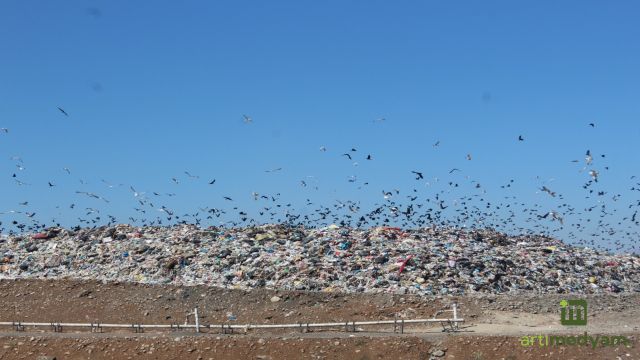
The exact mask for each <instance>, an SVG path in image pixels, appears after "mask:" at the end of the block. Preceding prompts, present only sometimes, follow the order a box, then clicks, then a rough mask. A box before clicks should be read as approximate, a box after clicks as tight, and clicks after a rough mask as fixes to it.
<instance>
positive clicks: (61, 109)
mask: <svg viewBox="0 0 640 360" xmlns="http://www.w3.org/2000/svg"><path fill="white" fill-rule="evenodd" d="M58 110H60V112H61V113H63V114H64V116H69V114H67V112H66V111H64V109H63V108H61V107H59V106H58Z"/></svg>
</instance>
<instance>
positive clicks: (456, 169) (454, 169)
mask: <svg viewBox="0 0 640 360" xmlns="http://www.w3.org/2000/svg"><path fill="white" fill-rule="evenodd" d="M454 171H460V169H458V168H453V169H451V171H449V174H451V173H453V172H454Z"/></svg>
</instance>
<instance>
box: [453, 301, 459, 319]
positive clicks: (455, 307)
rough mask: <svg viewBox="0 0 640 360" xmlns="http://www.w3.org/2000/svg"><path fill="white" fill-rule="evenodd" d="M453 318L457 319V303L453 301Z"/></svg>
mask: <svg viewBox="0 0 640 360" xmlns="http://www.w3.org/2000/svg"><path fill="white" fill-rule="evenodd" d="M453 320H458V304H456V303H453Z"/></svg>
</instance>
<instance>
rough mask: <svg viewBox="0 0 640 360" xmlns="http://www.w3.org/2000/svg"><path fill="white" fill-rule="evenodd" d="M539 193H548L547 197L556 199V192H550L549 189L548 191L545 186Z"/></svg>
mask: <svg viewBox="0 0 640 360" xmlns="http://www.w3.org/2000/svg"><path fill="white" fill-rule="evenodd" d="M540 191H544V192H546V193H548V194H549V195H551V196H552V197H556V192H555V191H551V189H549V188H548V187H546V186H542V188H541V189H540Z"/></svg>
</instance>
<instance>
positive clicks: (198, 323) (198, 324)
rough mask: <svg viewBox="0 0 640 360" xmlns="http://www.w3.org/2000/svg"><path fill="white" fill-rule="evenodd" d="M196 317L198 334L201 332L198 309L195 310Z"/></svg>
mask: <svg viewBox="0 0 640 360" xmlns="http://www.w3.org/2000/svg"><path fill="white" fill-rule="evenodd" d="M193 313H194V316H195V317H196V332H198V333H199V332H200V319H199V318H198V307H196V308H195V309H194V310H193Z"/></svg>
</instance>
